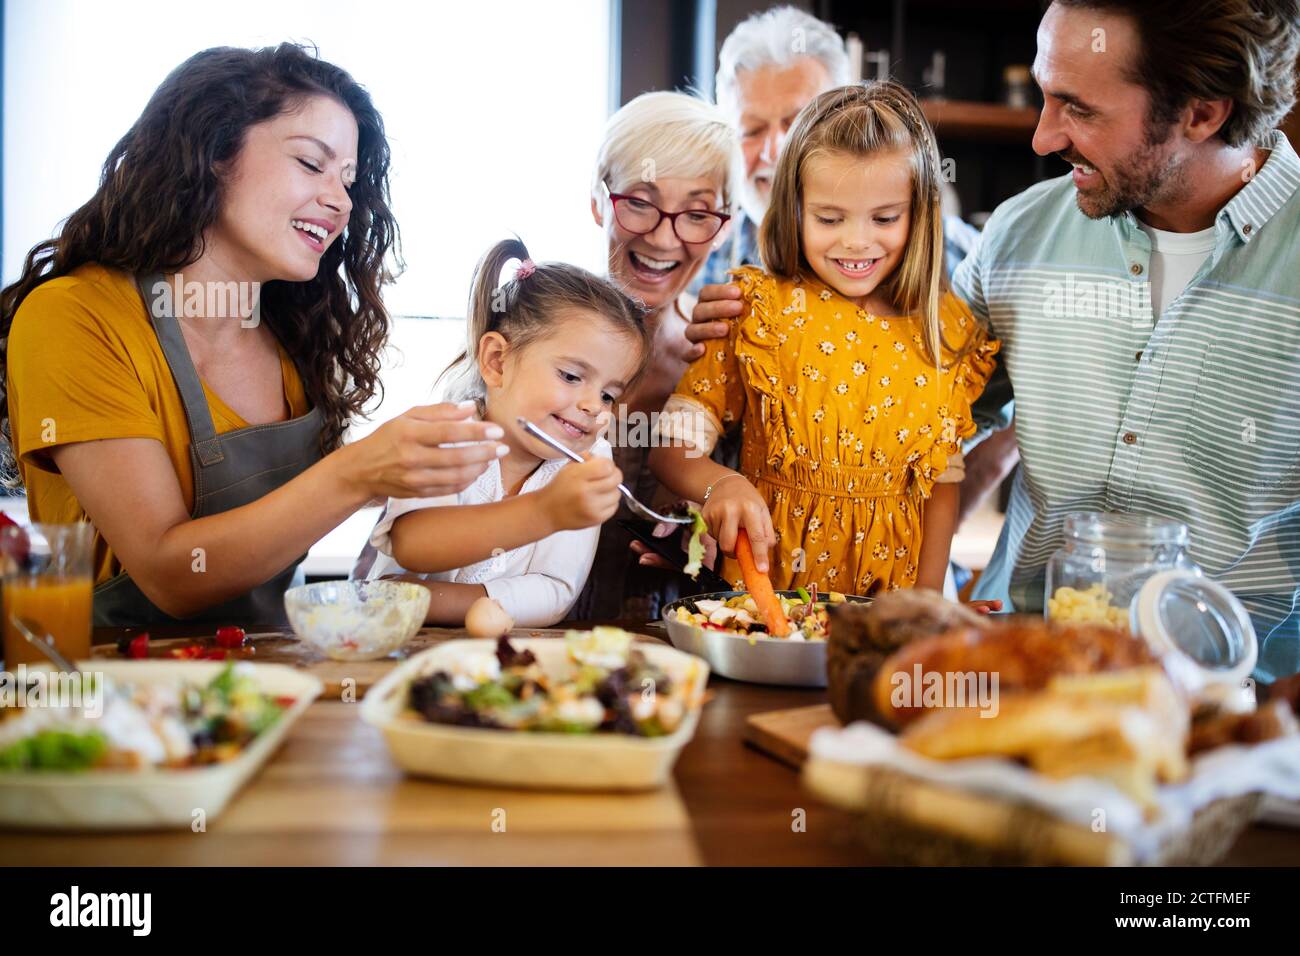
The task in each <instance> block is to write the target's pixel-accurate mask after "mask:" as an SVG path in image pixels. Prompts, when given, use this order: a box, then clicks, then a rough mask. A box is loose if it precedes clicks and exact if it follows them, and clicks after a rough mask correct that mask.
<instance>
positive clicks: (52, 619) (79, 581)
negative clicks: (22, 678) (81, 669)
mask: <svg viewBox="0 0 1300 956" xmlns="http://www.w3.org/2000/svg"><path fill="white" fill-rule="evenodd" d="M92 590H93V586H92V581H91V579H90V578H89V577H61V576H48V575H24V574H19V575H15V576H13V577H9V578H6V579H5V582H4V652H5V669H6V670H9V671H13V669H14V668H15V667H17V666H18V664H19V663H20V662H25V663H28V664H33V663H37V662H41V663H44V662H46V661H48V660H49V658H47V657H46V656H45V655H44V654H42V653H41V652H40V651H38V650H37V649H36V648H34V647H32V646H31V645H29V644H28V643H27V641H25V640H23V636H22V634H21V633H19V632H18V630H17V628H15V627H14V625H13V621H12V620H11V619H10V615H16V616H18V617H21V618H23V619H24V620H25V621H27V622H30V623H28V625H27V626H28V627H30V628H31V629H32V631H33V632H34V633H35V634H36V635H37V636H43V635H45V634H52V635H54V646H55V647H56V648H58V649H59V651H60V652H61V653H62V654H63V656H64V657H66V658H68V659H69V660H71V661H76V660H84V659H85V658H88V657H89V656H90V612H91V601H92V597H91V594H92Z"/></svg>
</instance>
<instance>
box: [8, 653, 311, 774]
mask: <svg viewBox="0 0 1300 956" xmlns="http://www.w3.org/2000/svg"><path fill="white" fill-rule="evenodd" d="M87 679H95V678H94V677H93V675H92V676H88V678H87ZM98 680H99V681H100V682H102V683H101V686H99V687H97V688H95V690H97V691H98V693H96V694H95V695H93V696H94V697H95V699H96V701H97V703H96V705H95V706H94V707H93V708H92V707H91V706H90V705H89V704H87V703H86V702H85V701H84V700H83V701H82V702H79V703H77V704H76V705H67V706H42V707H8V708H2V709H0V772H4V771H13V770H62V771H67V770H95V769H115V770H125V769H143V768H148V767H166V768H183V767H195V766H202V765H205V764H213V763H221V762H224V761H227V760H231V759H233V758H234V757H236V756H238V755H239V753H240V752H241V751H242V750H243V749H244V748H245V747H247V746H248V745H249V744H250V743H251V742H252V741H253V740H254V739H255V738H256V737H257V736H258V735H259V734H260V733H262V732H263V731H264V730H266V729H267V728H268V727H270V726H271V725H272V724H274V723H275V722H276V721H277V720H279V718H280V716H281V714H283V713H284V710H285V708H286V707H287V706H288V705H290V704H292V703H293V701H292V699H289V698H275V697H270V696H268V695H267V694H264V693H262V692H261V690H259V689H258V685H257V681H256V680H255V679H254V677H253V676H252V674H251V672H250V668H249V666H248V665H241V664H237V663H231V664H228V665H227V666H226V667H225V668H224V669H223V670H222V671H221V673H220V674H218V675H217V676H216V677H215V678H213V679H212V680H211V681H209V682H208V683H207V684H206V685H201V686H200V685H194V684H187V683H177V684H148V685H140V686H132V685H130V684H128V683H118V682H115V681H112V680H109V679H108V678H106V677H103V676H102V675H101V676H100V677H99V678H98ZM84 696H86V697H89V696H91V695H84Z"/></svg>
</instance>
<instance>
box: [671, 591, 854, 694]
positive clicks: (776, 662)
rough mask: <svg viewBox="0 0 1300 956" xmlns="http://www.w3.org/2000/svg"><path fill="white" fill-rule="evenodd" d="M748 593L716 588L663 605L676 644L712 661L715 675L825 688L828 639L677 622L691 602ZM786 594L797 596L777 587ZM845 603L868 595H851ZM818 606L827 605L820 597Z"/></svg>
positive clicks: (673, 642)
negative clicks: (748, 632) (803, 638)
mask: <svg viewBox="0 0 1300 956" xmlns="http://www.w3.org/2000/svg"><path fill="white" fill-rule="evenodd" d="M745 593H747V592H745V591H713V592H711V593H709V594H692V595H691V596H690V597H687V598H683V599H681V600H680V601H674V602H673V603H672V604H669V605H667V606H665V607H664V626H665V627H667V629H668V640H669V641H671V642H672V645H673V647H675V648H677V649H678V650H682V651H686V652H687V653H689V654H694V655H696V656H697V657H702V658H704V659H705V660H706V661H708V662H709V667H710V668H711V669H712V670H713V672H714V673H716V674H721V675H722V676H723V677H730V678H731V679H732V680H739V681H746V682H748V683H750V684H779V685H783V686H786V687H825V686H826V642H825V641H791V640H788V639H786V638H780V637H763V636H762V635H759V634H754V635H746V634H729V633H727V632H726V631H713V630H708V629H705V628H701V627H696V626H695V625H693V624H686V623H683V622H682V621H679V620H677V617H676V614H677V609H678V608H679V607H681V606H682V605H683V604H684V603H685V602H686V601H691V602H692V603H695V602H699V601H726V600H728V599H730V598H733V597H739V596H740V595H742V594H745ZM777 594H780V595H781V596H782V597H798V594H796V593H795V592H794V591H778V592H777ZM844 599H845V600H846V601H850V602H858V603H862V602H866V601H868V599H867V598H864V597H859V596H857V595H855V594H846V595H845V596H844ZM817 603H818V604H821V603H825V602H823V601H821V600H820V598H819V600H818V602H817Z"/></svg>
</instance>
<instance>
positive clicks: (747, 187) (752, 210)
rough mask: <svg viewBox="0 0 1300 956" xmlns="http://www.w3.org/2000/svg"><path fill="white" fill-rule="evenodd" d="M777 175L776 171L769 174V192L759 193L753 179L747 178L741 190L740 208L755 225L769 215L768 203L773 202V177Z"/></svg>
mask: <svg viewBox="0 0 1300 956" xmlns="http://www.w3.org/2000/svg"><path fill="white" fill-rule="evenodd" d="M775 175H776V171H775V170H772V171H771V172H769V173H768V174H767V192H759V189H758V186H756V185H755V184H754V180H753V178H752V177H750V178H746V180H745V182H744V184H743V185H742V186H741V188H740V208H741V210H743V211H744V213H745V215H746V216H748V217H749V218H750V219H751V220H752V221H753V222H754V223H755V224H758V223H761V222H762V221H763V216H764V215H766V214H767V207H768V203H770V202H771V200H772V177H773V176H775Z"/></svg>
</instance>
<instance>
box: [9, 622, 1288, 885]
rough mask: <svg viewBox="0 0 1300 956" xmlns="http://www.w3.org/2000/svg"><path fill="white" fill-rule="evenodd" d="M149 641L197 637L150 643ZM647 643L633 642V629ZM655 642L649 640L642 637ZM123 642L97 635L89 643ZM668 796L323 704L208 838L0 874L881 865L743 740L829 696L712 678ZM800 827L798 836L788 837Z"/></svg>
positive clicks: (1277, 850)
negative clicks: (386, 734) (496, 781)
mask: <svg viewBox="0 0 1300 956" xmlns="http://www.w3.org/2000/svg"><path fill="white" fill-rule="evenodd" d="M151 630H152V631H153V633H154V636H155V637H162V636H181V635H184V634H187V633H188V634H193V633H196V632H195V631H193V630H191V631H189V632H186V631H184V630H177V629H159V628H154V629H151ZM643 630H644V629H643ZM645 632H646V633H653V631H645ZM118 633H120V632H114V631H110V630H108V629H105V630H103V631H97V632H96V642H97V643H99V642H101V641H106V640H114V639H116V636H117V634H118ZM710 690H711V691H712V692H713V697H712V699H711V700H710V701H709V703H708V704H707V705H706V706H705V708H704V713H703V715H702V718H701V720H700V724H699V728H698V730H697V731H696V734H695V738H694V739H693V740H692V741H691V743H690V744H688V745H687V747H686V749H685V750H684V751H683V753H682V755H681V758H680V760H679V761H678V763H677V766H676V769H675V772H674V783H673V785H671V786H669V787H667V788H665V789H664V790H662V791H658V792H654V793H648V794H555V793H531V792H526V791H517V790H502V789H490V788H481V787H467V786H458V785H450V784H441V783H436V782H433V781H428V780H420V779H415V778H408V777H406V776H404V775H403V774H402V772H401V771H400V770H399V769H398V768H397V767H396V765H395V764H394V763H393V761H392V760H391V759H390V758H389V756H388V752H387V749H386V748H385V746H384V743H383V740H382V738H381V736H380V734H379V732H378V731H376V730H375V729H374V728H372V727H370V726H368V725H366V724H364V723H362V721H361V720H360V718H359V716H358V713H357V710H358V708H357V706H356V704H351V703H343V702H340V701H337V700H333V701H323V700H322V701H318V702H317V703H315V704H313V705H312V706H311V708H309V710H308V711H307V713H306V714H305V715H304V716H303V718H302V719H301V720H300V721H299V722H298V723H297V724H296V725H295V726H294V727H293V728H292V729H291V730H290V732H289V735H288V737H287V739H286V741H285V743H284V745H283V747H282V748H281V749H280V751H279V752H278V753H277V754H276V755H275V756H274V757H272V759H271V761H270V762H269V763H268V764H267V766H266V767H265V768H264V769H263V770H262V771H261V773H260V774H259V775H258V776H257V777H255V778H254V779H253V781H252V782H251V783H250V784H249V785H248V786H247V787H246V788H245V789H244V790H243V791H242V792H241V793H240V794H239V795H237V796H236V797H235V798H234V800H233V801H232V802H231V804H230V805H229V806H228V807H227V809H226V811H225V813H224V814H222V815H221V816H220V817H219V818H217V819H216V820H214V821H209V823H208V826H207V829H206V832H202V833H193V832H190V831H188V830H185V831H179V832H177V831H166V832H162V831H159V832H144V833H140V832H136V833H118V834H96V833H75V834H68V833H28V832H21V831H12V830H11V831H0V863H4V864H29V865H136V864H148V865H226V866H250V865H262V864H274V865H382V864H395V865H431V864H457V865H468V864H506V865H512V864H589V865H590V864H596V865H600V864H631V865H658V864H668V865H692V864H711V865H773V864H780V865H796V866H797V865H820V866H834V865H853V864H869V863H874V862H879V860H877V859H875V858H874V857H873V855H872V852H871V849H870V846H869V845H864V844H861V843H859V842H858V841H857V840H856V839H855V838H854V837H853V836H852V835H851V833H850V828H851V825H852V821H851V818H850V817H848V816H847V815H846V814H843V813H841V812H839V811H836V810H832V809H830V808H827V807H824V806H820V805H818V804H817V803H816V801H815V800H813V799H812V798H811V797H810V796H809V795H807V794H806V793H804V792H803V791H802V789H801V788H800V785H799V778H798V774H797V772H796V771H794V770H792V769H791V768H789V767H787V766H784V765H783V764H781V763H778V762H777V761H776V760H774V759H772V758H770V757H768V756H766V755H765V754H762V753H760V752H758V751H757V750H754V749H752V748H751V747H748V746H746V745H745V744H744V743H743V742H742V735H743V731H744V724H745V719H746V717H747V716H748V715H750V714H752V713H757V712H762V711H770V710H780V709H785V708H792V707H802V706H808V705H811V704H816V703H820V702H822V701H824V700H825V692H824V691H817V690H800V689H793V688H775V687H759V686H753V685H748V684H740V683H736V682H733V681H728V680H725V679H722V678H718V677H714V678H713V679H712V680H711V682H710ZM796 820H801V821H802V827H799V826H796V825H795V822H796ZM1297 859H1300V832H1297V831H1293V830H1285V829H1279V828H1271V827H1262V826H1254V827H1251V828H1250V829H1248V830H1247V831H1246V832H1245V834H1243V836H1242V837H1241V839H1240V840H1239V841H1238V843H1237V845H1236V846H1235V847H1234V849H1233V851H1232V853H1231V854H1230V855H1229V857H1228V859H1227V860H1226V861H1225V862H1227V863H1229V864H1239V865H1240V864H1247V865H1294V863H1295V861H1296V860H1297Z"/></svg>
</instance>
